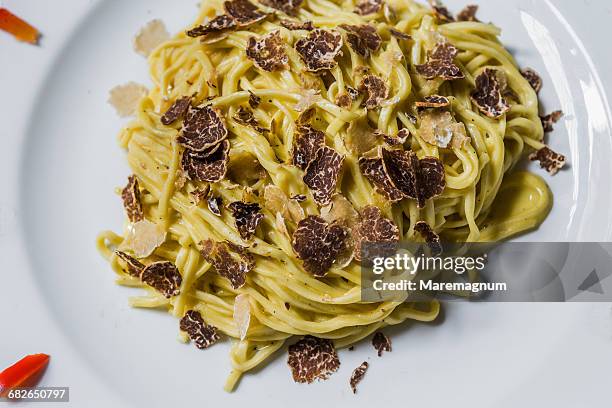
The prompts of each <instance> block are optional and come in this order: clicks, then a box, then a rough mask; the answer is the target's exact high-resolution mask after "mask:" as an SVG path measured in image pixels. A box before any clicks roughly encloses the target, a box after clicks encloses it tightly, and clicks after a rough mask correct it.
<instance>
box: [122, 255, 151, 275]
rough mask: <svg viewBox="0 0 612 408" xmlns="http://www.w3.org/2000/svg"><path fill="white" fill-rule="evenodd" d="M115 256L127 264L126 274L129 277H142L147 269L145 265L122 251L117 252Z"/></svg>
mask: <svg viewBox="0 0 612 408" xmlns="http://www.w3.org/2000/svg"><path fill="white" fill-rule="evenodd" d="M115 254H116V255H117V257H118V258H119V259H121V260H122V261H123V262H124V263H125V266H126V267H127V270H126V272H127V273H128V275H130V276H135V277H140V273H141V272H142V270H143V269H144V268H145V265H144V264H143V263H142V262H140V261H139V260H138V259H136V258H134V257H132V256H130V255H128V254H126V253H125V252H122V251H115Z"/></svg>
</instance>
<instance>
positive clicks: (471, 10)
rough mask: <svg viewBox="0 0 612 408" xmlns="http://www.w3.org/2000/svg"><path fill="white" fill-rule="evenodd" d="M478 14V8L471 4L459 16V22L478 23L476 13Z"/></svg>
mask: <svg viewBox="0 0 612 408" xmlns="http://www.w3.org/2000/svg"><path fill="white" fill-rule="evenodd" d="M477 12H478V6H476V5H474V4H470V5H469V6H466V7H465V8H464V9H463V10H461V11H460V12H459V14H457V21H473V22H478V19H477V18H476V13H477Z"/></svg>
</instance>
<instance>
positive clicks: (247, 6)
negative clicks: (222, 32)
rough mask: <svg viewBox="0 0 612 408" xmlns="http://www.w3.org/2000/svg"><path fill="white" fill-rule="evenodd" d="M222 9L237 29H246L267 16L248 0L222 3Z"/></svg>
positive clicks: (232, 0)
mask: <svg viewBox="0 0 612 408" xmlns="http://www.w3.org/2000/svg"><path fill="white" fill-rule="evenodd" d="M223 7H224V8H225V12H226V13H227V14H228V15H229V16H230V17H232V18H233V19H234V20H236V24H237V25H238V27H246V26H248V25H251V24H254V23H257V22H259V21H261V20H263V19H264V18H266V17H267V16H268V15H267V14H266V13H264V12H263V11H261V10H259V9H258V8H257V6H255V5H254V4H253V3H251V2H250V1H248V0H231V1H226V2H225V3H223Z"/></svg>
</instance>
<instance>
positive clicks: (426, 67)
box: [415, 42, 465, 81]
mask: <svg viewBox="0 0 612 408" xmlns="http://www.w3.org/2000/svg"><path fill="white" fill-rule="evenodd" d="M458 53H459V50H457V48H455V46H453V45H452V44H450V43H447V42H441V43H439V44H438V45H436V48H434V50H433V51H432V52H429V53H428V59H427V62H426V63H425V64H423V65H417V66H416V67H415V68H416V71H417V73H418V74H419V75H421V76H423V77H424V78H425V79H434V78H442V79H444V80H447V81H452V80H455V79H462V78H465V75H464V74H463V72H461V69H460V68H459V67H458V66H457V65H456V64H455V62H454V60H455V57H456V56H457V54H458Z"/></svg>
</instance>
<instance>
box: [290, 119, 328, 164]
mask: <svg viewBox="0 0 612 408" xmlns="http://www.w3.org/2000/svg"><path fill="white" fill-rule="evenodd" d="M324 145H325V134H324V133H323V132H321V131H320V130H317V129H315V128H313V127H312V126H310V125H299V126H298V127H297V132H296V137H295V142H294V145H293V151H292V154H291V157H292V159H291V160H292V164H293V165H294V166H297V167H299V168H300V169H302V170H306V167H308V163H310V162H311V161H312V160H314V158H315V153H316V152H317V150H319V149H320V148H321V147H323V146H324Z"/></svg>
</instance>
